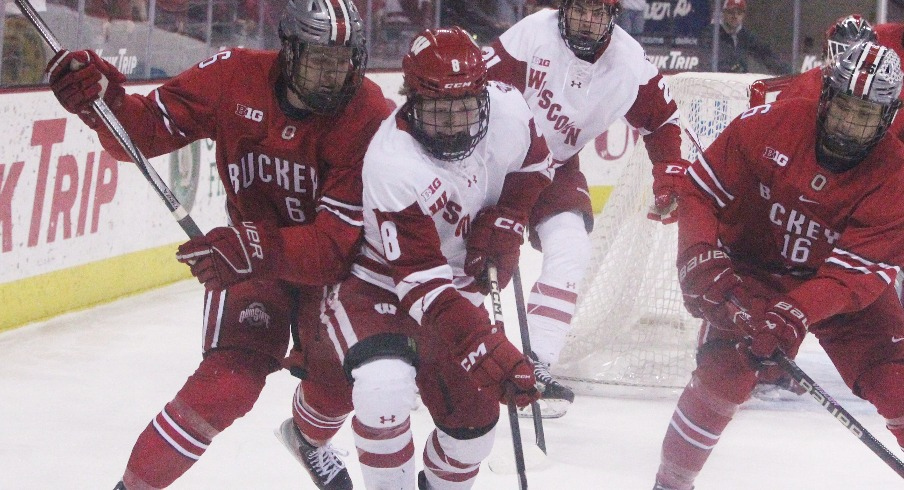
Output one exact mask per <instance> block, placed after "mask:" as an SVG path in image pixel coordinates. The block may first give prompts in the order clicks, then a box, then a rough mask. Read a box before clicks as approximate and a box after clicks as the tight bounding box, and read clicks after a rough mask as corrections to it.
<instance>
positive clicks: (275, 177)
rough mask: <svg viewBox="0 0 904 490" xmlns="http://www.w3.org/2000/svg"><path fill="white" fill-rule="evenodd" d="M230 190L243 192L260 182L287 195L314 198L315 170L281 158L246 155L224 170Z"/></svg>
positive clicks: (315, 189)
mask: <svg viewBox="0 0 904 490" xmlns="http://www.w3.org/2000/svg"><path fill="white" fill-rule="evenodd" d="M226 171H227V173H228V174H229V182H230V183H231V184H232V190H233V191H234V192H236V193H237V192H239V189H247V188H248V187H251V185H252V184H254V182H255V181H258V180H259V181H260V182H261V183H264V184H272V185H276V186H277V187H281V188H282V189H284V190H286V191H288V192H294V193H297V194H306V195H309V196H314V195H316V194H317V185H318V183H317V180H318V179H317V170H316V168H315V167H313V166H309V165H306V164H303V163H296V162H290V161H288V160H285V159H283V158H279V157H273V156H270V155H265V154H263V153H254V152H248V153H247V154H246V155H245V156H244V157H242V158H241V161H239V163H230V164H229V165H227V168H226Z"/></svg>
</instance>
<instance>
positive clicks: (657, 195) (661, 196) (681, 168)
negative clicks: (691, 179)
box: [647, 160, 690, 225]
mask: <svg viewBox="0 0 904 490" xmlns="http://www.w3.org/2000/svg"><path fill="white" fill-rule="evenodd" d="M689 166H690V162H688V161H686V160H678V161H676V162H661V163H656V164H654V165H653V199H654V204H653V206H652V207H651V208H650V210H649V212H648V213H647V218H649V219H651V220H654V221H661V222H662V224H664V225H667V224H669V223H674V222H676V221H678V213H677V210H678V195H679V193H680V189H681V188H682V187H683V186H684V185H685V183H686V181H685V179H686V177H685V172H686V171H687V167H689Z"/></svg>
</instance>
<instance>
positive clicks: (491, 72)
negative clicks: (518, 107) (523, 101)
mask: <svg viewBox="0 0 904 490" xmlns="http://www.w3.org/2000/svg"><path fill="white" fill-rule="evenodd" d="M483 59H484V61H485V62H486V64H487V76H488V78H489V79H490V80H498V81H500V82H504V83H507V84H509V85H511V86H513V87H515V88H516V89H518V91H519V92H521V93H524V89H525V84H526V81H527V62H526V61H520V60H517V59H515V58H514V57H513V56H512V55H511V54H509V52H508V51H506V50H505V47H503V45H502V42H500V41H499V39H497V40H495V41H493V42H492V43H491V44H490V45H489V46H487V47H485V48H483Z"/></svg>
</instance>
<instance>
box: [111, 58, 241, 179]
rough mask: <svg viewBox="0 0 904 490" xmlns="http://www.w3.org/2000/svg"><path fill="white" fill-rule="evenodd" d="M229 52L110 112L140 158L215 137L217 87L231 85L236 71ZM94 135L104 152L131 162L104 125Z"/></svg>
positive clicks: (237, 67) (129, 97) (128, 98)
mask: <svg viewBox="0 0 904 490" xmlns="http://www.w3.org/2000/svg"><path fill="white" fill-rule="evenodd" d="M230 53H231V52H229V51H224V52H221V53H217V54H216V55H214V57H212V58H210V59H208V60H205V61H204V62H202V63H199V64H197V65H195V66H193V67H192V68H189V69H188V70H186V71H185V72H183V73H181V74H179V75H178V76H176V77H175V78H172V79H170V80H168V81H167V82H166V83H164V84H163V85H162V86H160V87H159V88H157V89H155V90H153V91H152V92H151V93H150V94H148V95H146V96H144V95H138V94H132V95H126V96H125V97H123V99H122V103H121V104H119V105H118V106H117V107H116V109H113V113H114V115H115V116H116V117H117V119H119V121H120V122H121V123H122V125H123V128H124V129H125V130H126V132H127V133H128V134H129V138H131V140H132V142H133V143H135V145H136V146H137V147H138V149H139V150H141V152H142V153H143V154H144V155H145V156H146V157H148V158H151V157H155V156H158V155H163V154H166V153H170V152H172V151H175V150H177V149H179V148H181V147H183V146H185V145H187V144H188V143H191V142H192V141H195V140H198V139H203V138H212V137H214V136H215V134H216V132H215V128H216V127H217V116H216V115H217V109H218V106H219V99H218V94H220V93H221V91H220V90H219V89H218V87H219V86H221V85H225V84H229V83H232V82H231V80H232V78H233V75H234V74H235V73H239V72H240V71H241V69H242V66H241V65H239V64H238V62H237V61H235V60H233V59H232V56H231V55H230ZM210 60H214V61H215V62H210ZM97 134H98V137H99V139H100V142H101V145H103V147H104V149H106V150H107V151H109V152H110V154H112V155H113V156H114V157H115V158H116V159H117V160H120V161H131V157H130V156H129V154H128V153H126V151H125V150H124V149H123V148H122V146H121V145H120V144H119V142H118V141H117V140H116V138H115V137H114V136H113V134H112V133H111V132H110V131H109V130H108V129H107V128H106V126H100V127H99V128H98V129H97Z"/></svg>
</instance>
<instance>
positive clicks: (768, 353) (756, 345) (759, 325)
mask: <svg viewBox="0 0 904 490" xmlns="http://www.w3.org/2000/svg"><path fill="white" fill-rule="evenodd" d="M741 328H743V329H744V331H745V332H746V333H747V334H748V335H749V336H750V353H751V354H753V356H754V357H755V358H756V359H758V360H765V359H769V358H770V357H772V355H773V354H774V353H775V351H776V350H781V351H782V352H784V353H791V352H794V350H795V349H796V348H797V347H798V346H799V345H800V343H801V342H802V341H803V338H804V335H806V334H807V329H808V328H809V325H808V320H807V315H806V313H804V312H803V311H802V310H800V309H799V308H798V307H796V306H795V305H794V304H792V303H791V302H790V301H788V300H787V299H783V300H779V301H777V302H775V304H773V305H772V306H771V307H770V308H768V309H766V310H765V312H756V311H750V312H749V316H748V317H746V318H743V321H742V322H741Z"/></svg>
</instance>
